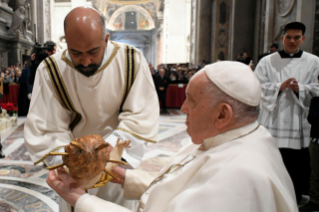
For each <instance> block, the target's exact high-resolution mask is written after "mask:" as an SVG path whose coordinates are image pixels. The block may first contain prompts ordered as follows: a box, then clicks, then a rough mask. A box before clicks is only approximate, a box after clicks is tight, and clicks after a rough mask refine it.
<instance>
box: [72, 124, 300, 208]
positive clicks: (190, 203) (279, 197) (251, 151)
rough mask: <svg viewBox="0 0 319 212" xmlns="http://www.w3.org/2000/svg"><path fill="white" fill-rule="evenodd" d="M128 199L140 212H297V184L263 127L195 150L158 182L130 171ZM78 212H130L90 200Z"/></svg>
mask: <svg viewBox="0 0 319 212" xmlns="http://www.w3.org/2000/svg"><path fill="white" fill-rule="evenodd" d="M124 195H125V197H126V198H132V199H134V198H136V199H140V203H139V208H138V212H180V211H183V212H194V211H212V212H214V211H216V212H221V211H222V212H234V211H238V212H256V211H258V212H283V211H285V212H286V211H287V212H288V211H289V212H297V211H298V208H297V204H296V201H295V196H294V189H293V185H292V182H291V179H290V177H289V175H288V173H287V170H286V169H285V166H284V164H283V161H282V158H281V155H280V153H279V150H278V148H277V146H276V143H275V141H274V139H273V138H272V137H271V135H270V134H269V132H268V131H267V130H266V129H265V128H264V127H262V126H260V125H259V124H258V123H257V122H253V123H251V124H248V125H246V126H243V127H240V128H237V129H234V130H231V131H228V132H225V133H222V134H219V135H217V136H215V137H212V138H208V139H205V140H204V142H203V144H202V145H200V146H198V145H194V144H190V145H188V146H186V147H185V148H183V149H182V150H181V151H180V152H179V153H177V155H175V156H174V157H173V159H172V160H171V162H170V163H169V164H168V165H167V166H166V167H164V168H163V170H162V171H161V172H160V173H159V175H158V177H157V178H155V179H154V177H152V176H151V175H150V174H147V173H146V172H143V171H141V170H128V171H127V174H126V178H125V184H124ZM75 211H76V212H86V211H90V212H103V211H105V212H128V211H129V210H127V209H126V208H123V207H121V206H118V205H115V204H113V203H110V202H107V201H103V200H101V199H99V198H97V197H95V196H92V195H89V194H85V195H83V196H81V197H80V198H79V200H78V201H77V203H76V206H75Z"/></svg>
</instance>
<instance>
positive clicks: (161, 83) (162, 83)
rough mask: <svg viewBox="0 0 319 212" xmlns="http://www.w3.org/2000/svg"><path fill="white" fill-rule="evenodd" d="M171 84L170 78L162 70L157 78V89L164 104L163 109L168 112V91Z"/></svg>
mask: <svg viewBox="0 0 319 212" xmlns="http://www.w3.org/2000/svg"><path fill="white" fill-rule="evenodd" d="M168 84H169V78H168V77H167V76H165V69H163V68H161V69H160V71H159V76H157V77H156V78H155V87H156V92H157V95H158V99H159V101H161V102H162V108H163V110H164V112H165V111H166V91H167V87H168Z"/></svg>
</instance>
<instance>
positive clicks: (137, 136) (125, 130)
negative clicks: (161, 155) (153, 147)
mask: <svg viewBox="0 0 319 212" xmlns="http://www.w3.org/2000/svg"><path fill="white" fill-rule="evenodd" d="M116 129H117V130H122V131H124V132H127V133H130V134H131V135H133V136H134V137H136V138H139V139H142V140H144V141H147V142H151V143H156V141H153V140H150V139H147V138H143V137H142V136H139V135H137V134H135V133H133V132H132V131H130V130H127V129H124V128H121V127H118V128H116Z"/></svg>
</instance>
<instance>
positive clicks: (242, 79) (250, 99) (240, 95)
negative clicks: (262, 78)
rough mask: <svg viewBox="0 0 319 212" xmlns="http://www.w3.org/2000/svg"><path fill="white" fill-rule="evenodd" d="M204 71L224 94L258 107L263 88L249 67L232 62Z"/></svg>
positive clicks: (217, 64) (213, 66)
mask: <svg viewBox="0 0 319 212" xmlns="http://www.w3.org/2000/svg"><path fill="white" fill-rule="evenodd" d="M204 70H205V72H206V74H207V76H208V78H209V79H210V80H211V81H212V82H213V83H214V84H215V85H216V86H217V87H218V88H219V89H221V90H222V91H223V92H225V93H226V94H228V95H229V96H231V97H233V98H234V99H236V100H238V101H240V102H242V103H245V104H247V105H250V106H258V105H259V102H260V98H261V86H260V83H259V80H258V78H257V76H256V75H255V74H254V72H253V71H252V70H251V69H250V67H249V66H247V65H245V64H243V63H240V62H232V61H222V62H217V63H213V64H211V65H207V66H205V67H204Z"/></svg>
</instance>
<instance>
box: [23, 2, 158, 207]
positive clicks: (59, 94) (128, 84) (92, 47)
mask: <svg viewBox="0 0 319 212" xmlns="http://www.w3.org/2000/svg"><path fill="white" fill-rule="evenodd" d="M64 24H65V25H64V28H65V39H66V42H67V45H68V49H67V50H65V51H63V52H60V53H57V54H54V55H53V56H51V57H48V58H46V59H45V60H44V61H43V62H42V63H41V64H40V65H39V68H38V69H37V74H36V78H35V83H34V87H33V92H32V100H31V104H30V110H29V114H28V117H27V120H26V123H25V130H24V135H25V141H26V146H27V149H28V151H29V152H30V156H31V159H32V160H33V161H34V162H36V161H38V160H40V159H41V158H42V157H43V156H44V155H45V154H47V153H49V152H50V151H52V150H53V149H55V148H57V147H59V146H64V145H68V144H69V143H70V142H71V141H72V140H74V139H75V138H80V137H83V136H86V135H89V134H99V135H101V136H102V137H103V138H104V139H105V141H106V142H108V143H110V144H111V145H112V146H114V145H115V144H116V141H117V139H118V138H121V139H122V140H128V139H129V140H131V146H132V148H130V149H126V150H125V151H124V153H123V158H124V160H126V161H127V162H128V163H129V164H131V165H132V166H133V167H137V166H138V165H139V163H140V161H141V159H142V157H143V155H144V148H145V144H146V143H147V142H155V140H156V137H157V131H158V119H159V106H158V105H159V104H158V99H157V95H156V91H155V87H154V84H153V80H152V77H151V75H150V73H149V68H148V64H147V62H146V60H145V58H144V57H143V54H142V53H141V52H140V51H139V50H137V49H135V48H134V47H131V46H129V45H125V44H122V43H116V42H112V41H109V36H110V35H109V34H107V35H106V33H105V30H106V29H105V22H104V19H103V16H102V15H101V14H100V13H99V12H98V11H96V10H95V9H93V8H90V7H78V8H75V9H73V10H72V11H71V12H70V13H69V14H68V15H67V17H66V18H65V23H64ZM57 151H64V148H59V149H58V150H57ZM44 162H45V164H46V165H47V166H52V165H56V164H60V163H62V158H61V157H60V156H55V157H53V156H52V157H49V158H47V159H46V160H45V161H44ZM88 192H89V193H90V194H96V195H97V196H99V197H101V198H103V199H106V200H109V201H112V202H116V203H117V204H121V205H123V206H125V207H128V208H131V206H132V202H133V201H128V200H125V199H123V195H122V193H123V191H122V189H121V186H120V185H116V184H109V185H107V186H106V187H102V188H100V189H90V190H89V191H88ZM68 210H71V207H70V206H68V205H66V203H65V202H64V203H63V204H62V203H61V204H60V211H63V212H65V211H68Z"/></svg>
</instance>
